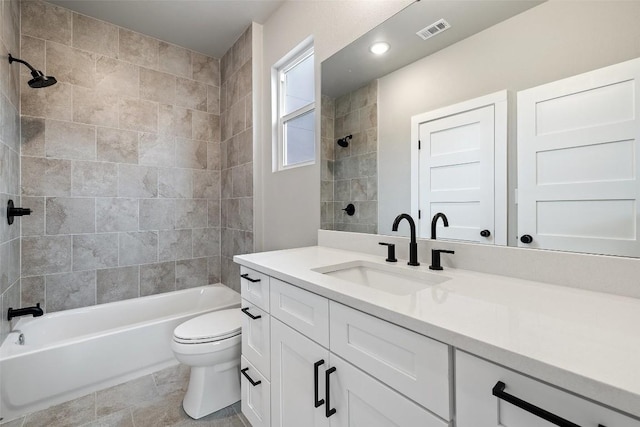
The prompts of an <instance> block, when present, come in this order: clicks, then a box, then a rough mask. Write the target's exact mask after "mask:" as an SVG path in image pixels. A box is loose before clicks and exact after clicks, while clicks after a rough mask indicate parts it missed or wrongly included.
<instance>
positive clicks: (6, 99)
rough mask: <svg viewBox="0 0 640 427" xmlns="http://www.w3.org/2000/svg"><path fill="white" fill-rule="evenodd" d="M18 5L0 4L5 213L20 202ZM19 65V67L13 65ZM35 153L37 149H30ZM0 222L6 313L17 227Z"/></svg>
mask: <svg viewBox="0 0 640 427" xmlns="http://www.w3.org/2000/svg"><path fill="white" fill-rule="evenodd" d="M19 27H20V2H19V1H18V0H2V1H0V30H1V31H0V56H1V57H2V58H5V60H4V61H2V64H1V65H0V207H1V209H3V210H4V209H6V206H7V202H8V201H9V200H10V199H11V200H13V201H14V202H15V204H16V205H17V206H20V205H21V199H20V127H21V121H20V113H19V110H18V109H19V101H20V84H19V82H20V71H21V70H20V67H18V66H10V65H9V63H8V61H6V55H7V54H8V53H11V54H12V55H14V56H17V57H19V56H20V31H19ZM16 65H18V64H16ZM36 127H37V126H32V127H31V128H30V129H31V130H32V132H31V135H32V138H33V139H34V144H36V145H37V144H38V142H36V140H38V136H37V135H35V134H37V133H38V131H37V130H35V129H34V128H36ZM33 149H34V150H36V149H37V148H35V147H34V148H33ZM0 219H1V221H0V308H1V309H2V313H6V312H7V310H8V309H9V307H14V308H15V307H19V306H20V300H21V298H22V296H21V293H20V225H21V222H22V221H21V219H20V218H19V217H18V218H16V219H15V222H14V223H13V225H9V224H7V220H6V218H5V216H4V215H2V216H1V218H0ZM9 326H10V325H9V322H7V319H6V316H4V315H3V316H2V319H1V320H0V342H2V341H4V339H5V338H6V335H7V333H8V332H9Z"/></svg>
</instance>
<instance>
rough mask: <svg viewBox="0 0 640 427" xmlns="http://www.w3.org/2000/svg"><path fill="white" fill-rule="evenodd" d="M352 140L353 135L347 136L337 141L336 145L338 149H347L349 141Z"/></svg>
mask: <svg viewBox="0 0 640 427" xmlns="http://www.w3.org/2000/svg"><path fill="white" fill-rule="evenodd" d="M351 138H353V135H347V136H345V137H344V138H340V139H339V140H337V141H336V142H337V143H338V145H339V146H340V147H348V146H349V140H350V139H351Z"/></svg>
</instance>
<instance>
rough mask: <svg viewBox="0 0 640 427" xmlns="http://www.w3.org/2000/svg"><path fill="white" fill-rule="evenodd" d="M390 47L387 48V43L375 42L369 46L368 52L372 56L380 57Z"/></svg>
mask: <svg viewBox="0 0 640 427" xmlns="http://www.w3.org/2000/svg"><path fill="white" fill-rule="evenodd" d="M390 47H391V46H389V43H387V42H377V43H374V44H372V45H371V47H370V48H369V51H370V52H371V53H373V54H374V55H382V54H383V53H385V52H386V51H388V50H389V48H390Z"/></svg>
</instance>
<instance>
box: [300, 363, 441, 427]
mask: <svg viewBox="0 0 640 427" xmlns="http://www.w3.org/2000/svg"><path fill="white" fill-rule="evenodd" d="M331 366H332V367H334V368H335V371H334V372H333V373H332V374H331V375H330V376H329V389H330V394H329V403H328V404H329V407H330V409H335V410H336V412H335V413H334V414H333V415H331V416H330V417H329V420H331V427H390V426H397V427H416V426H420V427H447V426H448V425H449V424H448V423H447V422H445V421H443V420H442V419H440V418H438V417H437V416H435V415H434V414H432V413H431V412H429V411H427V410H426V409H424V408H422V407H420V406H418V405H417V404H416V403H414V402H412V401H411V400H409V399H407V398H406V397H404V396H402V395H401V394H399V393H398V392H396V391H394V390H392V389H391V388H389V387H387V386H386V385H384V384H382V383H381V382H378V381H377V380H375V379H374V378H373V377H370V376H369V375H367V374H365V373H364V372H362V371H360V370H359V369H357V368H355V367H354V366H352V365H351V364H349V363H348V362H346V361H344V360H342V359H341V358H339V357H338V356H335V355H334V354H331ZM300 425H303V424H300Z"/></svg>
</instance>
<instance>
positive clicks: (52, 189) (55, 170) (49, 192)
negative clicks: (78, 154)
mask: <svg viewBox="0 0 640 427" xmlns="http://www.w3.org/2000/svg"><path fill="white" fill-rule="evenodd" d="M22 194H24V195H25V196H68V195H69V194H71V162H70V161H68V160H54V159H43V158H38V157H23V158H22Z"/></svg>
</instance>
